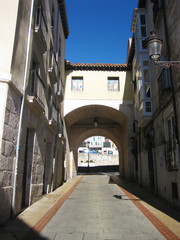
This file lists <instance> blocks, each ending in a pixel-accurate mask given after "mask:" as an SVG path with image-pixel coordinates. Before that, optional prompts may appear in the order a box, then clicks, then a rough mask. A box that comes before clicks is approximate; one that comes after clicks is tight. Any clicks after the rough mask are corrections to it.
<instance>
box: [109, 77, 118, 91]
mask: <svg viewBox="0 0 180 240" xmlns="http://www.w3.org/2000/svg"><path fill="white" fill-rule="evenodd" d="M108 91H114V92H118V91H119V78H118V77H108Z"/></svg>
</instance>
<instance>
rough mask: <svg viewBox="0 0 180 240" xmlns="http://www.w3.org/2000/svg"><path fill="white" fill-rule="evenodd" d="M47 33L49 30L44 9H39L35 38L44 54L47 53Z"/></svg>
mask: <svg viewBox="0 0 180 240" xmlns="http://www.w3.org/2000/svg"><path fill="white" fill-rule="evenodd" d="M47 32H48V28H47V24H46V21H45V17H44V14H43V11H42V8H41V7H38V8H37V12H36V18H35V27H34V36H35V39H36V42H37V44H38V47H39V50H40V52H41V53H42V54H43V53H44V52H46V51H47Z"/></svg>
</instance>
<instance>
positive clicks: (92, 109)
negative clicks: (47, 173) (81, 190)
mask: <svg viewBox="0 0 180 240" xmlns="http://www.w3.org/2000/svg"><path fill="white" fill-rule="evenodd" d="M95 119H96V121H97V123H98V125H97V127H95V126H94V120H95ZM65 124H66V129H67V134H68V139H69V148H70V151H71V155H72V156H71V164H70V165H71V166H69V168H71V169H69V170H70V172H71V171H73V172H77V161H78V155H77V149H78V147H79V145H80V143H81V142H82V141H83V140H85V139H87V138H88V137H91V136H98V135H101V136H106V137H108V138H109V139H111V140H112V141H113V142H114V143H115V144H116V146H117V148H118V151H119V172H120V174H121V176H123V177H125V178H129V177H130V164H129V153H128V118H127V116H126V115H125V114H124V113H122V112H121V111H118V110H116V109H114V108H111V107H107V106H103V105H88V106H83V107H80V108H77V109H75V110H73V111H71V112H69V113H68V114H67V115H66V116H65Z"/></svg>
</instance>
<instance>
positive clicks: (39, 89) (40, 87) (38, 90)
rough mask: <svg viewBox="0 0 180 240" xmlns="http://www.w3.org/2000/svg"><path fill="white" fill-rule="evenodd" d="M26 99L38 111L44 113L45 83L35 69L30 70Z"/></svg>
mask: <svg viewBox="0 0 180 240" xmlns="http://www.w3.org/2000/svg"><path fill="white" fill-rule="evenodd" d="M28 101H29V103H31V104H32V106H33V108H35V109H36V110H37V111H38V112H39V113H44V111H45V105H44V103H45V85H44V83H43V81H42V79H41V78H40V76H39V75H38V73H37V71H36V70H31V78H30V91H29V95H28Z"/></svg>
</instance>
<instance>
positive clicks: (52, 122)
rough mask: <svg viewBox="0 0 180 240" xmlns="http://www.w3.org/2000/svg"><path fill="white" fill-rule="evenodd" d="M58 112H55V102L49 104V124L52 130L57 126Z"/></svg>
mask: <svg viewBox="0 0 180 240" xmlns="http://www.w3.org/2000/svg"><path fill="white" fill-rule="evenodd" d="M57 118H58V114H57V109H56V107H55V104H54V103H53V104H51V106H50V109H49V121H48V123H49V126H51V127H52V128H53V129H54V130H55V129H56V127H57V122H58V119H57Z"/></svg>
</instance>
